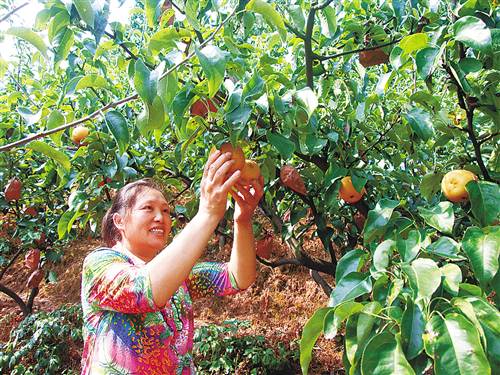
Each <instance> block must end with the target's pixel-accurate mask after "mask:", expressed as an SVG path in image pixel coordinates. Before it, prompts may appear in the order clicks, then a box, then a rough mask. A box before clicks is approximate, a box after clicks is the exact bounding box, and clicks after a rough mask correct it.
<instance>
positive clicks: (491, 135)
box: [477, 132, 500, 145]
mask: <svg viewBox="0 0 500 375" xmlns="http://www.w3.org/2000/svg"><path fill="white" fill-rule="evenodd" d="M499 135H500V132H496V133H492V134H488V135H484V136H482V137H480V138H478V139H477V140H478V143H479V144H480V145H482V144H483V143H484V142H488V141H489V140H490V139H493V138H495V137H498V136H499Z"/></svg>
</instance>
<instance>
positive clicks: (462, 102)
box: [443, 64, 493, 182]
mask: <svg viewBox="0 0 500 375" xmlns="http://www.w3.org/2000/svg"><path fill="white" fill-rule="evenodd" d="M443 67H444V69H445V70H446V72H447V73H448V75H449V76H450V78H451V80H452V81H453V83H454V84H455V86H456V87H457V97H458V104H459V106H460V108H462V109H463V110H465V113H466V115H467V128H466V130H467V133H468V135H469V139H470V141H471V142H472V146H473V147H474V155H475V156H476V162H477V164H478V165H479V169H480V170H481V173H482V174H483V177H484V179H485V180H487V181H491V182H493V179H492V178H491V176H490V174H489V173H488V169H487V168H486V166H485V165H484V161H483V158H482V156H481V144H480V143H479V142H478V140H477V137H476V133H475V132H474V107H469V106H467V104H466V98H467V94H466V93H465V92H464V91H463V89H462V86H461V85H460V83H459V82H458V81H457V79H456V78H455V76H454V75H453V72H452V71H451V68H450V67H449V66H448V65H446V64H443Z"/></svg>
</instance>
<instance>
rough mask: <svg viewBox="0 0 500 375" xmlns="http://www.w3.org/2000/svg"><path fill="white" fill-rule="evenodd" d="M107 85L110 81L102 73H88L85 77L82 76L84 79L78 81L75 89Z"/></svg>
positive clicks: (102, 87) (104, 86)
mask: <svg viewBox="0 0 500 375" xmlns="http://www.w3.org/2000/svg"><path fill="white" fill-rule="evenodd" d="M107 86H108V82H107V81H106V78H104V77H101V76H100V75H97V74H89V75H86V76H85V77H82V79H80V81H78V83H77V85H76V86H75V91H76V90H81V89H85V88H88V87H93V88H101V89H104V88H106V87H107Z"/></svg>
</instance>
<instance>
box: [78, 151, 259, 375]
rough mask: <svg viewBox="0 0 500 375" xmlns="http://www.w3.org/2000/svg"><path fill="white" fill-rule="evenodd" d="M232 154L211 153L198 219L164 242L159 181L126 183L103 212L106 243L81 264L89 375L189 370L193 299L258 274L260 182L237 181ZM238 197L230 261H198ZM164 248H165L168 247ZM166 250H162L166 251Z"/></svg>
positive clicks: (223, 291)
mask: <svg viewBox="0 0 500 375" xmlns="http://www.w3.org/2000/svg"><path fill="white" fill-rule="evenodd" d="M233 163H234V162H233V161H232V160H231V154H230V153H225V154H221V152H220V151H216V152H214V153H212V154H211V155H210V156H209V158H208V161H207V164H206V165H205V168H204V171H203V177H202V180H201V186H200V205H199V209H198V213H197V214H196V216H195V217H194V218H193V219H192V220H191V221H190V222H189V223H188V224H187V225H186V227H185V228H184V229H183V230H182V231H181V232H180V233H179V234H178V235H177V236H176V237H175V238H174V240H173V241H172V243H171V244H170V245H168V246H167V247H165V245H166V242H167V238H168V235H169V233H170V229H171V219H170V215H169V214H170V212H169V206H168V203H167V201H166V199H165V197H164V196H163V194H162V193H161V191H160V189H159V187H158V186H157V185H156V184H155V183H154V182H152V180H149V179H144V180H139V181H136V182H133V183H131V184H128V185H126V186H125V187H123V188H122V189H120V190H119V191H118V193H117V195H116V197H115V198H114V201H113V204H112V206H111V207H110V209H109V210H108V212H107V213H106V215H105V216H104V219H103V224H102V236H103V240H104V242H105V243H106V245H107V247H103V248H99V249H97V250H95V251H93V252H92V253H90V254H89V255H88V256H87V257H86V258H85V261H84V265H83V276H82V308H83V316H84V327H83V333H84V339H85V344H84V350H83V358H82V367H83V368H82V374H108V373H116V374H148V375H154V374H192V373H194V365H193V360H192V355H191V354H192V353H191V351H192V347H193V331H194V327H193V314H192V298H196V297H199V296H204V295H209V294H212V295H220V296H223V295H229V294H234V293H237V292H239V291H241V290H244V289H246V288H248V287H249V286H250V285H251V284H252V283H253V282H254V280H255V266H256V261H255V251H254V238H253V232H252V222H251V219H252V214H253V212H254V210H255V208H256V206H257V204H258V202H259V200H260V198H261V197H262V194H263V179H262V176H261V177H260V179H259V181H253V182H252V184H251V186H243V185H241V184H240V183H238V179H239V177H240V171H236V172H234V173H232V174H228V172H229V170H230V168H231V166H232V164H233ZM228 194H231V196H232V197H233V198H234V201H235V210H234V242H233V247H232V251H231V257H230V260H229V262H228V263H209V262H205V263H196V262H197V260H198V259H199V258H200V256H201V255H202V253H203V251H204V249H205V247H206V246H207V244H208V241H209V239H210V236H211V235H212V234H213V232H214V230H215V228H216V227H217V225H218V223H219V221H220V220H221V219H222V218H223V216H224V213H225V210H226V204H227V196H228ZM164 247H165V248H164ZM162 249H163V250H162Z"/></svg>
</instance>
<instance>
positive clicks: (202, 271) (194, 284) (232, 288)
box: [187, 262, 241, 299]
mask: <svg viewBox="0 0 500 375" xmlns="http://www.w3.org/2000/svg"><path fill="white" fill-rule="evenodd" d="M187 286H188V288H189V293H190V294H191V297H192V298H193V299H195V298H200V297H205V296H208V295H216V296H227V295H230V294H236V293H238V292H240V291H241V289H239V288H238V285H237V284H236V280H235V279H234V277H233V275H231V273H230V272H229V269H228V264H227V263H217V262H201V263H197V264H195V266H194V267H193V269H192V270H191V273H190V274H189V277H188V280H187Z"/></svg>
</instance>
